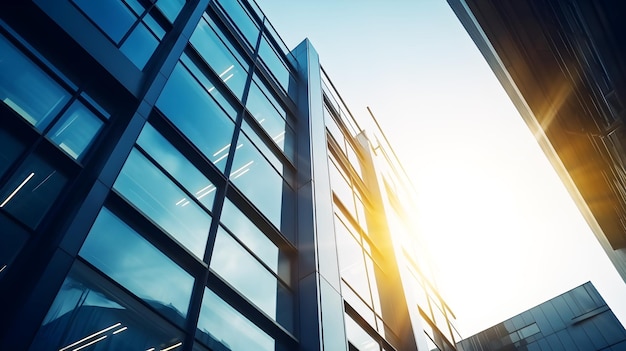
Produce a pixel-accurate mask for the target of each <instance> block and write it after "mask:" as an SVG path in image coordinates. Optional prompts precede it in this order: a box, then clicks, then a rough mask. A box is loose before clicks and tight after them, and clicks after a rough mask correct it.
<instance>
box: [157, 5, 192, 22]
mask: <svg viewBox="0 0 626 351" xmlns="http://www.w3.org/2000/svg"><path fill="white" fill-rule="evenodd" d="M156 6H157V7H158V8H159V10H161V12H163V14H164V15H165V17H166V18H167V19H168V20H169V21H170V22H174V20H175V19H176V17H178V14H179V13H180V10H182V9H183V6H185V0H159V1H158V2H157V3H156Z"/></svg>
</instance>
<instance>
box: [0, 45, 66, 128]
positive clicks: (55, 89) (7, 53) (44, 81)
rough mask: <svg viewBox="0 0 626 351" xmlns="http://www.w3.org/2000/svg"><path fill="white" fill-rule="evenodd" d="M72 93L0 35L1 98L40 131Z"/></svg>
mask: <svg viewBox="0 0 626 351" xmlns="http://www.w3.org/2000/svg"><path fill="white" fill-rule="evenodd" d="M69 98H70V95H69V94H68V93H67V91H65V90H64V89H63V88H61V86H59V85H58V84H57V83H56V82H55V81H54V80H53V79H52V78H50V77H49V76H48V75H47V74H45V73H44V72H43V71H42V70H41V69H40V68H39V67H37V65H35V64H34V63H33V62H32V61H30V60H29V59H28V58H27V57H26V56H24V54H22V53H21V52H20V51H19V50H17V48H15V46H13V45H12V44H11V43H9V41H8V40H7V39H5V38H4V37H2V36H1V35H0V100H2V102H4V103H5V104H6V105H7V106H9V107H10V108H12V109H13V110H14V111H15V112H17V113H18V114H20V115H21V116H22V118H24V119H25V120H26V121H28V123H30V124H32V125H33V126H35V127H36V128H37V129H39V130H43V129H44V128H46V127H47V126H48V124H49V123H50V121H51V120H52V118H53V117H54V116H55V115H56V114H57V113H58V112H59V110H60V109H61V108H62V107H63V106H65V104H66V102H67V101H68V100H69Z"/></svg>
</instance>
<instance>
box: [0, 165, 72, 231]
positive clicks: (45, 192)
mask: <svg viewBox="0 0 626 351" xmlns="http://www.w3.org/2000/svg"><path fill="white" fill-rule="evenodd" d="M66 183H67V177H66V176H65V175H64V174H63V173H61V172H60V171H57V170H56V169H55V168H54V167H53V166H52V165H50V164H49V163H47V162H46V161H44V160H43V159H41V158H40V157H39V156H38V155H36V154H34V155H31V156H29V157H28V158H27V159H26V161H24V163H23V164H22V166H21V167H20V168H19V169H18V171H17V172H16V173H15V174H14V175H13V176H12V177H11V179H9V181H8V182H7V184H6V185H5V186H4V187H2V189H0V208H2V209H4V210H5V211H7V212H9V213H10V214H12V215H13V216H15V217H16V218H17V219H19V220H20V221H22V222H23V223H25V224H26V225H28V226H29V227H31V228H35V227H36V226H37V225H38V224H39V222H40V221H41V219H42V218H43V216H44V215H45V214H46V212H48V210H49V209H50V207H52V205H53V204H54V202H55V200H56V198H57V196H59V193H60V192H61V189H62V188H63V186H65V184H66Z"/></svg>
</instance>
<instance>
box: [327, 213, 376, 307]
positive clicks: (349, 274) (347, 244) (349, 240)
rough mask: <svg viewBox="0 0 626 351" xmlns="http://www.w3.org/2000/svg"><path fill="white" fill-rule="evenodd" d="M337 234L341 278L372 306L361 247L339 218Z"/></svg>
mask: <svg viewBox="0 0 626 351" xmlns="http://www.w3.org/2000/svg"><path fill="white" fill-rule="evenodd" d="M335 233H337V253H338V255H337V256H338V257H339V269H340V273H341V278H342V279H344V280H345V281H346V282H347V283H348V284H349V285H350V286H351V287H352V288H353V289H354V290H355V291H356V292H357V293H358V294H359V295H360V296H361V298H362V299H363V300H364V301H366V302H367V304H368V305H371V304H372V303H371V297H370V292H369V284H368V281H367V271H366V269H365V262H364V260H363V249H361V245H359V243H358V242H357V241H356V240H355V239H354V237H353V236H352V234H350V232H349V230H348V228H346V226H345V225H344V224H343V222H342V221H341V220H340V219H339V218H335Z"/></svg>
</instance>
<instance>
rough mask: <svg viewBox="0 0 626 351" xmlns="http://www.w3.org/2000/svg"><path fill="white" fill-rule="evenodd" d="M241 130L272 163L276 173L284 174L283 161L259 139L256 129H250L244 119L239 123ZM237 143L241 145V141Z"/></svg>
mask: <svg viewBox="0 0 626 351" xmlns="http://www.w3.org/2000/svg"><path fill="white" fill-rule="evenodd" d="M241 130H242V131H243V132H244V134H245V135H246V136H247V137H248V139H249V140H250V141H251V142H252V143H253V144H254V146H256V148H257V149H259V151H260V152H261V153H262V154H263V156H265V158H266V159H267V160H268V161H269V162H270V163H271V164H272V166H274V169H276V170H277V171H278V173H280V175H281V176H285V165H284V164H283V161H281V160H280V159H279V158H278V157H277V156H276V155H275V154H274V153H273V152H272V150H270V148H269V147H268V146H267V144H266V143H265V142H264V141H263V140H261V137H260V136H259V135H258V134H257V133H256V131H254V130H253V129H252V127H251V126H250V124H248V122H247V121H246V120H245V119H244V120H243V122H242V123H241ZM239 144H240V145H242V144H241V142H240V143H239Z"/></svg>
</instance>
